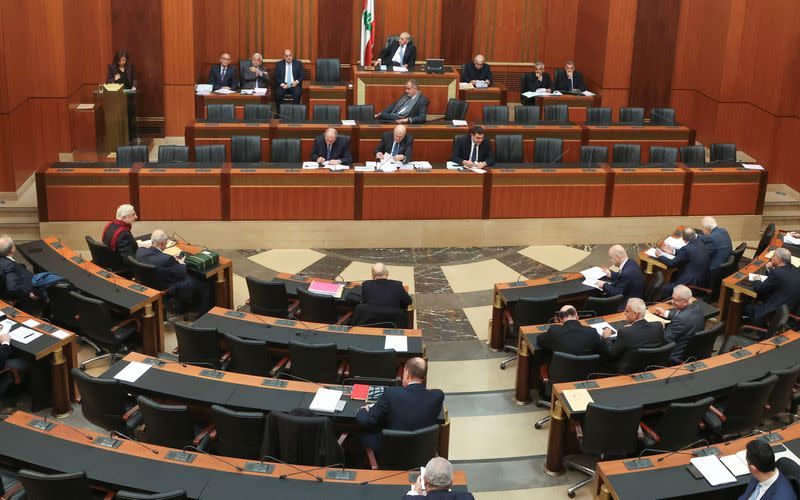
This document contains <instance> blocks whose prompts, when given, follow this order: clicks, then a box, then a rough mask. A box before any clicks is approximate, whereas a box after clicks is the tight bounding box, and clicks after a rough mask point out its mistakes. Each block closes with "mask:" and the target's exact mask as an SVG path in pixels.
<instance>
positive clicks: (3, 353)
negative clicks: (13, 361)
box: [0, 345, 11, 370]
mask: <svg viewBox="0 0 800 500" xmlns="http://www.w3.org/2000/svg"><path fill="white" fill-rule="evenodd" d="M9 356H11V346H10V345H0V370H2V369H3V368H5V366H6V360H7V359H8V358H9Z"/></svg>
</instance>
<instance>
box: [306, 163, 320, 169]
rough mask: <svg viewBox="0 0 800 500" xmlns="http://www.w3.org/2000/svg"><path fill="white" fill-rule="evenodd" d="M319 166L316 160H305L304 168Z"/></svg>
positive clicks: (316, 167)
mask: <svg viewBox="0 0 800 500" xmlns="http://www.w3.org/2000/svg"><path fill="white" fill-rule="evenodd" d="M318 168H319V163H317V162H315V161H304V162H303V170H316V169H318Z"/></svg>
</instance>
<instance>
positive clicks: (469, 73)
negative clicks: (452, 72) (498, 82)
mask: <svg viewBox="0 0 800 500" xmlns="http://www.w3.org/2000/svg"><path fill="white" fill-rule="evenodd" d="M461 81H462V82H463V83H471V84H472V85H475V84H476V83H478V82H485V83H486V86H487V87H488V86H489V85H491V83H492V68H490V67H489V65H488V64H486V59H485V58H484V57H483V56H482V55H481V54H478V55H477V56H475V59H473V60H472V62H468V63H467V64H465V65H464V67H463V68H461Z"/></svg>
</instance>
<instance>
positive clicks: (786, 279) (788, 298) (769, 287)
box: [744, 248, 800, 326]
mask: <svg viewBox="0 0 800 500" xmlns="http://www.w3.org/2000/svg"><path fill="white" fill-rule="evenodd" d="M765 267H766V271H767V277H766V278H765V279H764V281H756V282H755V283H753V291H754V292H756V293H757V294H758V301H757V302H751V303H750V304H747V306H746V307H745V309H744V312H745V315H746V316H747V317H748V318H747V320H746V321H747V323H750V324H753V325H759V326H765V325H766V324H767V318H768V317H769V314H770V313H771V312H772V311H774V310H775V309H777V308H779V307H780V306H782V305H784V304H786V305H787V306H789V309H790V310H791V309H792V308H794V307H796V306H797V304H800V269H798V268H797V267H795V266H794V265H792V253H791V252H790V251H789V250H788V249H786V248H776V249H775V252H774V253H773V254H772V258H770V260H769V262H767V264H766V266H765Z"/></svg>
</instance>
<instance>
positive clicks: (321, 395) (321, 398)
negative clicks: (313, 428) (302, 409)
mask: <svg viewBox="0 0 800 500" xmlns="http://www.w3.org/2000/svg"><path fill="white" fill-rule="evenodd" d="M341 398H342V391H336V390H333V389H326V388H325V387H320V388H319V389H317V394H316V395H315V396H314V399H313V400H312V401H311V404H310V405H309V406H308V409H309V410H311V411H320V412H325V413H333V412H335V411H336V405H337V404H339V400H340V399H341Z"/></svg>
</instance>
